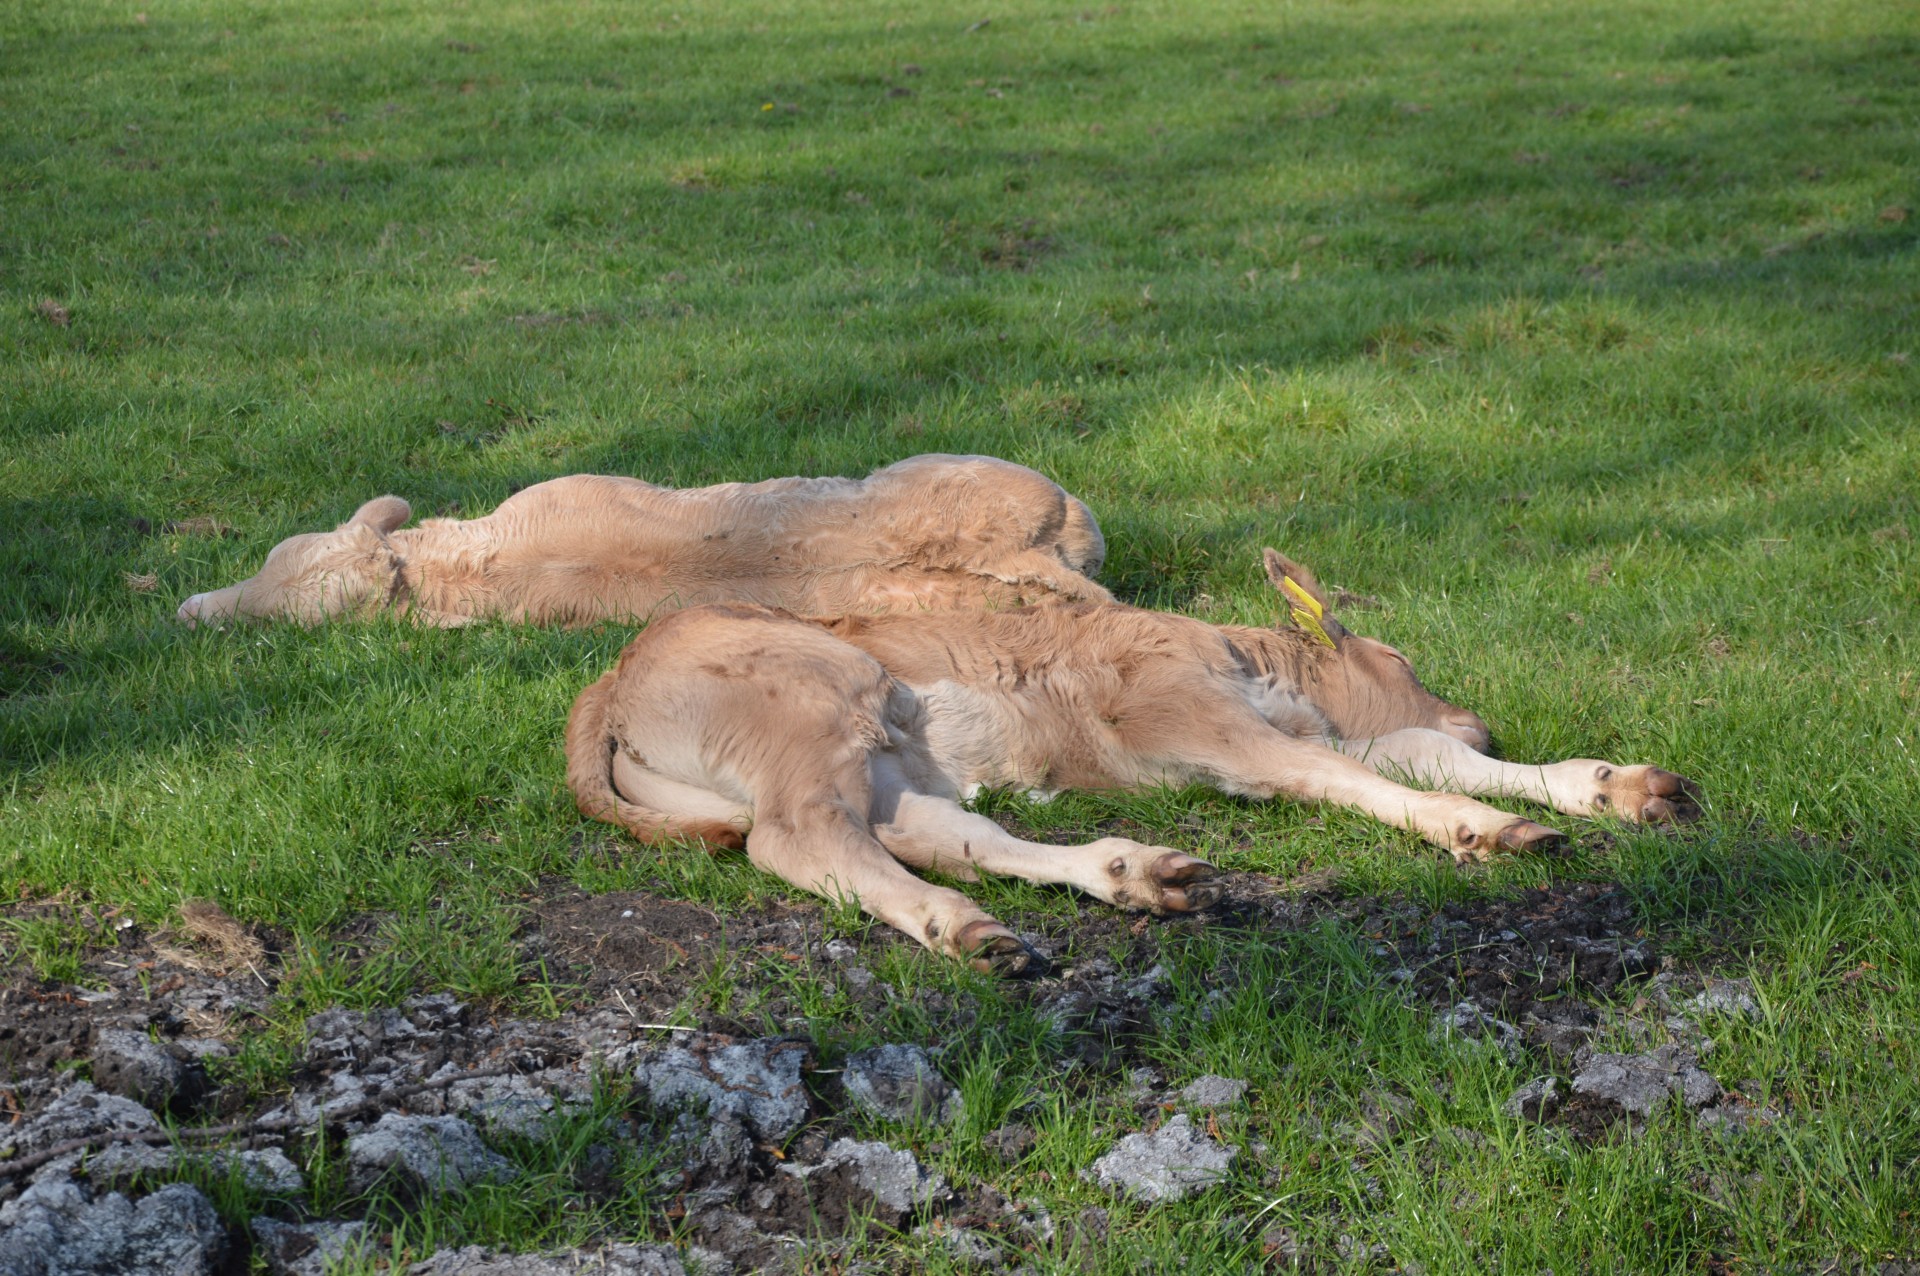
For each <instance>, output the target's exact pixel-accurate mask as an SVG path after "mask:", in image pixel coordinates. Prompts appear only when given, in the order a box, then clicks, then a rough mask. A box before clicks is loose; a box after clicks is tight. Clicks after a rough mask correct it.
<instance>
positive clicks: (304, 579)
mask: <svg viewBox="0 0 1920 1276" xmlns="http://www.w3.org/2000/svg"><path fill="white" fill-rule="evenodd" d="M412 515H413V511H412V510H411V509H410V508H408V506H407V503H406V502H405V501H403V500H401V499H400V498H399V497H397V496H376V497H375V498H374V499H372V500H370V501H368V502H367V503H366V504H365V505H362V506H361V507H360V508H359V509H358V510H356V511H354V515H353V517H352V518H350V519H348V520H347V521H346V522H344V523H342V524H340V526H339V527H336V528H335V529H334V530H333V531H331V532H308V533H305V534H303V535H300V536H290V537H288V538H287V539H286V540H283V541H281V542H280V543H279V544H278V545H275V546H274V547H273V549H272V551H271V552H270V553H268V555H267V561H266V562H265V563H263V564H262V565H261V567H260V570H259V571H258V572H257V573H255V574H254V575H252V576H250V577H248V578H247V579H246V580H243V581H241V582H240V583H239V584H237V585H229V586H227V587H226V588H225V589H215V590H211V591H209V592H207V593H204V594H195V595H194V596H193V597H191V598H189V599H187V601H185V602H184V603H181V604H180V610H179V612H178V613H176V614H177V615H178V616H179V618H180V619H181V620H183V621H185V622H186V623H187V624H189V625H209V624H218V623H220V622H221V621H224V620H232V619H265V618H268V617H285V618H287V619H290V620H298V621H300V622H302V623H304V624H314V623H317V622H319V621H322V620H325V619H326V618H327V617H329V616H339V615H344V614H346V613H348V612H357V611H365V610H369V609H371V608H374V607H379V606H383V605H385V604H386V603H387V602H389V601H391V600H392V598H393V597H394V595H395V594H396V593H397V592H398V591H399V589H400V587H401V581H400V568H401V560H400V556H399V555H398V554H397V553H395V552H394V549H393V546H392V545H390V544H389V543H388V541H387V533H389V532H391V531H393V530H394V529H395V528H397V527H399V526H400V525H401V524H402V523H404V522H406V521H407V519H409V518H410V517H412Z"/></svg>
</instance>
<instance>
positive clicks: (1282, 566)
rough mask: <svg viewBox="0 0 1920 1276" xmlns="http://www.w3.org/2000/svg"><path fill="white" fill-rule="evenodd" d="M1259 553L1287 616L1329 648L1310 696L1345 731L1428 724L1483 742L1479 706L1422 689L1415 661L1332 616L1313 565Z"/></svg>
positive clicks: (1354, 733) (1380, 731)
mask: <svg viewBox="0 0 1920 1276" xmlns="http://www.w3.org/2000/svg"><path fill="white" fill-rule="evenodd" d="M1265 558H1266V566H1267V579H1268V580H1269V581H1271V582H1272V584H1273V587H1274V588H1275V589H1277V590H1279V591H1280V594H1281V596H1282V597H1283V598H1285V599H1286V601H1287V604H1288V607H1289V610H1290V612H1291V616H1292V622H1293V624H1294V625H1295V626H1297V627H1298V628H1299V629H1300V630H1301V631H1302V632H1303V633H1305V634H1306V635H1307V636H1308V637H1310V638H1311V639H1313V641H1315V642H1316V643H1319V644H1321V645H1323V646H1326V647H1328V648H1330V649H1331V650H1332V653H1333V656H1332V658H1331V659H1330V660H1329V661H1328V662H1327V663H1326V664H1325V665H1323V666H1322V677H1321V680H1320V683H1319V685H1317V686H1316V687H1315V688H1314V690H1313V702H1314V704H1315V706H1316V707H1318V708H1319V710H1320V711H1321V712H1322V713H1324V714H1326V715H1327V717H1328V718H1329V719H1331V720H1332V722H1333V725H1334V729H1335V730H1337V731H1338V732H1339V733H1340V735H1341V736H1342V737H1343V738H1345V739H1349V740H1364V739H1369V738H1371V737H1373V736H1380V735H1386V734H1387V733H1388V732H1390V731H1400V730H1403V729H1405V728H1407V727H1426V728H1428V729H1429V730H1433V731H1441V732H1445V733H1446V734H1447V735H1450V736H1452V737H1453V738H1454V739H1456V740H1460V741H1463V742H1464V743H1466V744H1467V745H1469V746H1471V747H1472V748H1475V749H1479V750H1483V751H1484V750H1485V749H1486V747H1487V745H1488V743H1489V742H1490V739H1491V737H1490V735H1489V733H1488V731H1487V724H1486V723H1485V722H1483V721H1481V719H1480V715H1479V714H1477V713H1474V712H1473V711H1472V710H1470V709H1462V708H1461V707H1460V706H1458V705H1454V704H1448V703H1447V702H1446V701H1445V700H1442V699H1441V698H1440V697H1439V696H1436V695H1434V694H1433V693H1432V692H1431V691H1428V690H1427V689H1426V687H1424V686H1422V685H1421V682H1420V679H1419V677H1418V676H1416V675H1415V674H1414V672H1413V662H1412V661H1410V660H1408V659H1407V658H1406V656H1404V655H1402V654H1401V653H1400V652H1399V651H1396V650H1395V649H1394V648H1392V647H1389V646H1387V644H1386V643H1384V642H1379V641H1376V640H1375V639H1372V638H1362V637H1361V636H1360V635H1358V634H1356V633H1353V632H1352V631H1350V630H1349V629H1348V628H1347V627H1346V626H1345V625H1342V624H1341V623H1340V622H1339V621H1337V620H1335V619H1334V618H1333V603H1332V600H1331V599H1329V598H1328V597H1327V593H1326V591H1325V590H1324V589H1322V588H1321V587H1320V582H1319V581H1317V580H1315V579H1314V576H1313V573H1312V572H1310V571H1308V570H1307V569H1306V568H1305V567H1302V566H1301V565H1300V564H1298V563H1296V562H1294V561H1293V560H1292V559H1290V558H1287V557H1286V556H1285V555H1283V554H1280V553H1278V552H1276V551H1274V550H1271V549H1269V550H1267V551H1265Z"/></svg>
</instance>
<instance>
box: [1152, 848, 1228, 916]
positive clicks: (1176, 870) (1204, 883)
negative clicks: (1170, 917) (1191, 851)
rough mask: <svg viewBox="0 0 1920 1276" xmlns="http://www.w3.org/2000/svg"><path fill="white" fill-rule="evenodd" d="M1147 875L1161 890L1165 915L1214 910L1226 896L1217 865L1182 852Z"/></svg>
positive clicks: (1162, 859) (1158, 863)
mask: <svg viewBox="0 0 1920 1276" xmlns="http://www.w3.org/2000/svg"><path fill="white" fill-rule="evenodd" d="M1147 876H1148V878H1149V879H1150V880H1152V882H1153V883H1154V885H1156V886H1158V887H1159V888H1160V909H1161V911H1163V912H1168V913H1192V912H1198V911H1199V910H1200V909H1203V908H1212V907H1213V906H1214V905H1215V904H1217V903H1219V902H1220V897H1221V896H1222V895H1223V894H1225V893H1226V891H1225V887H1224V886H1223V885H1222V884H1221V882H1220V879H1219V878H1218V877H1217V876H1215V870H1214V867H1213V865H1211V864H1209V863H1207V862H1206V861H1205V860H1200V859H1195V858H1194V857H1193V856H1191V855H1183V854H1181V853H1180V852H1178V851H1173V852H1170V853H1169V854H1166V855H1162V856H1161V857H1160V858H1159V859H1157V860H1155V861H1154V862H1153V864H1152V865H1151V866H1150V867H1149V868H1148V869H1147Z"/></svg>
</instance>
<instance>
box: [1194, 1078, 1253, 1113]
mask: <svg viewBox="0 0 1920 1276" xmlns="http://www.w3.org/2000/svg"><path fill="white" fill-rule="evenodd" d="M1246 1093H1247V1083H1246V1082H1244V1081H1241V1080H1238V1079H1236V1078H1233V1077H1216V1076H1214V1075H1213V1074H1212V1073H1208V1074H1207V1075H1206V1076H1204V1077H1199V1078H1197V1079H1195V1080H1193V1081H1190V1082H1188V1083H1187V1086H1186V1088H1185V1089H1183V1090H1181V1091H1180V1101H1181V1102H1182V1103H1185V1104H1188V1105H1189V1106H1191V1107H1196V1108H1230V1107H1232V1106H1233V1105H1234V1104H1236V1103H1238V1102H1240V1100H1241V1099H1242V1098H1243V1097H1245V1095H1246Z"/></svg>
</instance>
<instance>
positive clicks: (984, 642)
mask: <svg viewBox="0 0 1920 1276" xmlns="http://www.w3.org/2000/svg"><path fill="white" fill-rule="evenodd" d="M1269 572H1270V574H1274V575H1275V576H1276V583H1279V582H1280V581H1284V580H1285V579H1288V578H1292V579H1293V580H1295V581H1296V582H1297V583H1299V584H1300V585H1301V587H1302V588H1303V589H1307V590H1309V591H1310V592H1312V593H1313V594H1314V595H1315V596H1316V597H1320V598H1324V594H1322V593H1321V591H1320V590H1319V587H1318V585H1317V584H1315V583H1313V582H1312V581H1311V577H1310V576H1307V575H1306V574H1305V573H1304V572H1303V571H1302V570H1301V569H1299V568H1298V567H1297V565H1295V564H1292V563H1290V562H1287V560H1284V559H1280V558H1279V557H1278V556H1277V555H1274V556H1273V557H1272V558H1270V559H1269ZM1296 573H1298V574H1296ZM1324 628H1325V632H1327V633H1328V634H1330V635H1337V636H1336V637H1335V639H1334V641H1335V644H1336V645H1335V646H1333V647H1328V646H1326V645H1323V643H1322V642H1321V641H1320V640H1319V638H1318V637H1317V636H1311V635H1309V634H1308V633H1305V632H1302V631H1301V630H1299V629H1295V628H1291V627H1289V628H1283V629H1256V628H1250V627H1244V626H1231V625H1210V624H1206V623H1204V622H1201V621H1198V620H1193V619H1190V618H1188V617H1185V616H1177V615H1169V614H1165V613H1159V612H1150V611H1142V610H1139V609H1135V608H1130V607H1124V606H1120V605H1117V604H1070V605H1063V606H1055V607H1044V608H1030V609H1022V610H1017V611H1008V612H997V613H995V612H986V613H968V612H949V613H942V614H927V615H918V616H908V615H893V616H887V615H862V616H841V617H834V618H825V619H822V618H814V619H808V618H802V617H797V616H794V615H791V614H788V613H785V612H781V611H776V610H772V609H768V608H761V607H750V606H738V605H736V606H723V607H702V608H697V609H693V610H689V611H684V612H681V613H679V614H677V615H674V616H671V617H668V618H666V619H664V620H662V621H660V622H658V623H656V624H654V625H653V626H651V627H650V628H649V629H648V630H647V631H646V632H644V633H642V634H641V635H640V636H639V637H638V638H636V639H634V641H633V642H632V643H631V644H629V645H628V647H627V649H626V650H625V651H624V652H623V653H622V654H621V657H620V661H619V664H618V665H617V667H616V668H615V669H614V670H613V672H611V673H610V674H608V675H607V676H606V677H604V678H602V679H601V680H600V681H598V682H596V683H595V684H594V685H593V686H592V687H590V688H588V689H587V691H585V692H584V693H582V695H581V697H580V700H579V702H578V703H577V704H576V705H575V707H574V712H573V718H572V720H571V721H570V723H569V725H568V731H567V764H568V780H569V783H570V784H571V785H572V786H573V789H574V792H575V794H576V796H577V798H578V800H579V803H580V809H581V810H582V811H583V812H585V813H586V814H588V815H592V816H597V817H599V818H602V819H610V820H612V821H614V822H615V823H619V824H622V825H623V826H625V827H626V828H628V829H629V830H630V831H632V832H633V833H634V834H635V835H637V836H639V837H641V838H643V839H648V840H661V839H665V838H669V837H672V836H675V835H693V836H702V837H706V836H709V835H708V834H706V833H703V832H700V831H699V830H700V827H701V826H706V827H708V828H711V829H714V830H716V831H717V832H718V837H717V838H710V840H719V841H722V842H724V843H726V844H735V843H736V842H737V839H738V837H739V835H740V833H741V831H742V830H750V831H748V832H747V834H746V848H747V853H748V855H749V857H750V858H751V859H752V860H753V862H754V863H755V864H758V865H760V866H761V867H762V868H765V869H767V870H769V871H771V872H774V873H777V874H779V875H780V876H782V877H784V878H786V879H787V880H788V881H791V882H793V883H795V884H796V885H799V886H802V887H805V888H807V889H809V890H814V891H818V892H820V893H822V894H826V895H830V896H846V897H850V898H852V899H855V900H857V901H858V902H859V903H860V905H861V906H862V907H863V908H865V909H866V910H867V911H868V912H870V913H872V914H874V915H875V916H877V917H879V918H881V919H882V920H883V921H886V922H888V923H889V924H891V925H893V926H895V927H898V928H899V929H901V930H903V931H905V932H907V933H908V934H910V935H912V936H913V937H914V938H916V939H918V940H920V941H921V942H922V943H924V944H926V945H927V946H928V947H930V948H933V949H934V950H936V951H939V952H945V953H948V954H951V955H954V956H958V957H965V958H969V959H972V960H975V961H976V962H977V963H980V964H984V965H986V966H990V967H993V968H997V969H1002V970H1012V969H1017V968H1019V967H1021V966H1023V965H1024V964H1025V963H1026V961H1027V960H1028V957H1029V954H1027V952H1026V950H1025V948H1024V946H1023V945H1022V944H1020V942H1019V941H1018V940H1017V939H1016V938H1014V937H1013V935H1012V932H1010V931H1008V930H1007V928H1006V927H1004V926H1002V925H1000V923H998V922H997V921H995V920H994V919H993V918H991V917H989V916H988V915H987V914H986V913H984V912H982V911H981V910H980V909H979V908H978V907H977V906H976V905H974V904H973V903H972V902H971V901H970V900H968V899H967V897H966V896H965V895H962V894H961V893H959V892H958V891H954V890H951V889H948V888H945V887H936V886H932V885H930V884H928V883H926V882H924V881H922V880H920V879H919V878H916V877H914V876H913V875H912V874H911V873H909V872H908V871H907V867H909V866H910V867H913V868H921V869H926V868H937V869H939V870H941V871H943V872H945V873H947V874H949V875H952V876H955V877H959V878H961V879H963V880H964V879H971V878H972V877H974V876H976V875H977V874H979V873H983V872H984V873H1009V874H1014V875H1017V876H1021V877H1026V878H1030V879H1033V880H1037V881H1052V882H1064V883H1069V884H1072V885H1075V886H1078V887H1080V888H1081V889H1084V890H1086V891H1088V892H1090V893H1092V894H1094V895H1095V896H1097V897H1098V898H1100V899H1103V900H1106V901H1108V902H1110V903H1114V904H1119V905H1123V906H1129V907H1140V908H1147V909H1150V910H1153V911H1156V912H1161V911H1180V910H1184V909H1188V908H1193V907H1199V906H1202V905H1204V904H1205V903H1207V902H1209V901H1210V900H1211V899H1213V898H1215V897H1216V896H1217V893H1218V887H1217V885H1216V884H1215V883H1214V882H1213V881H1212V880H1211V876H1212V870H1211V868H1210V867H1209V866H1208V865H1206V864H1205V863H1204V862H1202V861H1200V860H1198V859H1195V858H1194V857H1192V856H1189V855H1185V854H1182V853H1181V852H1179V851H1174V850H1170V849H1168V848H1166V847H1155V846H1144V845H1141V844H1139V843H1136V842H1131V841H1128V840H1126V839H1122V838H1106V839H1102V840H1101V841H1099V842H1095V843H1092V844H1090V845H1088V846H1084V847H1057V846H1040V845H1037V844H1034V843H1030V842H1024V841H1021V840H1019V839H1016V838H1014V837H1012V836H1010V835H1009V834H1007V833H1006V832H1005V831H1004V830H1002V829H1000V828H999V827H998V826H997V825H995V824H994V823H992V822H991V821H989V820H986V819H983V818H982V817H980V816H977V815H974V814H972V813H970V812H968V811H966V810H965V809H964V808H963V807H961V806H960V805H958V802H959V800H960V799H963V798H964V797H965V796H967V795H969V794H971V793H972V792H973V791H975V790H976V789H978V788H980V787H982V786H1012V787H1017V788H1032V789H1043V790H1046V789H1061V788H1070V787H1071V788H1133V787H1138V786H1143V785H1152V784H1175V785H1178V784H1188V783H1205V784H1211V785H1213V786H1215V787H1217V788H1220V789H1222V790H1225V791H1226V792H1229V793H1236V794H1241V795H1243V796H1247V797H1254V798H1270V797H1275V796H1280V795H1285V796H1288V797H1292V798H1296V799H1299V800H1304V801H1330V802H1337V803H1340V804H1342V805H1345V806H1352V807H1355V808H1358V809H1360V810H1364V811H1367V812H1370V813H1371V814H1373V815H1374V816H1376V817H1377V818H1379V819H1381V820H1384V821H1386V822H1388V823H1390V824H1394V825H1397V826H1400V827H1404V828H1410V829H1414V830H1416V831H1418V832H1419V833H1421V834H1422V835H1423V836H1425V837H1427V838H1428V839H1429V840H1431V841H1433V842H1435V843H1437V844H1439V845H1441V846H1444V847H1446V848H1447V849H1448V850H1449V851H1451V852H1452V853H1453V854H1454V855H1455V856H1456V857H1458V858H1461V859H1469V858H1484V857H1486V856H1488V855H1489V854H1491V853H1493V852H1494V851H1496V850H1499V849H1501V848H1513V847H1528V846H1539V845H1543V844H1546V843H1549V842H1552V841H1556V840H1558V839H1559V834H1557V833H1555V832H1554V831H1553V830H1551V829H1548V828H1545V827H1543V826H1541V825H1539V824H1535V823H1533V822H1532V821H1530V820H1526V819H1522V818H1518V817H1516V816H1513V815H1510V814H1507V813H1505V812H1502V811H1499V810H1497V809H1495V808H1493V807H1490V806H1486V805H1483V804H1482V803H1480V802H1478V801H1475V800H1474V799H1473V798H1471V797H1468V796H1466V794H1468V793H1486V794H1503V793H1504V794H1509V795H1514V796H1522V797H1527V798H1531V799H1533V800H1536V801H1541V802H1544V803H1547V804H1550V805H1553V806H1555V807H1557V808H1559V809H1560V810H1563V811H1570V812H1578V813H1583V814H1584V813H1588V812H1591V811H1594V810H1599V809H1603V808H1607V807H1611V808H1612V809H1615V810H1617V811H1619V813H1620V814H1622V815H1624V816H1626V817H1627V818H1629V819H1647V820H1658V819H1671V818H1677V817H1679V816H1681V815H1683V814H1685V813H1686V811H1687V810H1688V808H1689V801H1688V799H1689V794H1690V786H1689V785H1688V784H1687V782H1686V781H1684V780H1682V779H1680V777H1678V776H1675V775H1673V774H1672V773H1670V772H1665V771H1660V770H1658V769H1657V768H1653V767H1619V768H1616V767H1613V766H1611V765H1610V764H1607V763H1603V762H1596V761H1592V760H1576V761H1572V762H1563V763H1555V764H1553V765H1550V766H1545V767H1523V766H1516V765H1513V764H1510V763H1504V762H1499V761H1497V760H1495V759H1493V758H1489V757H1487V756H1486V755H1485V754H1484V753H1482V752H1480V750H1481V749H1483V748H1484V747H1485V746H1486V743H1487V739H1488V736H1487V729H1486V725H1485V723H1483V722H1481V720H1480V719H1479V718H1478V717H1477V716H1476V715H1474V714H1473V713H1471V712H1469V711H1467V710H1465V709H1461V708H1458V707H1457V706H1454V705H1450V704H1448V703H1447V702H1446V701H1444V700H1442V699H1440V698H1439V697H1437V696H1435V695H1433V694H1432V693H1430V692H1428V691H1427V690H1426V689H1425V688H1424V687H1423V686H1421V684H1420V681H1419V679H1418V678H1417V677H1415V675H1414V672H1413V669H1412V666H1411V665H1410V664H1409V663H1408V662H1407V660H1406V658H1405V657H1404V656H1403V655H1401V654H1400V653H1399V652H1397V651H1395V650H1393V649H1392V648H1391V647H1388V646H1386V645H1385V644H1384V643H1379V642H1375V641H1373V640H1372V639H1368V638H1361V637H1358V636H1356V635H1353V634H1351V633H1350V632H1348V631H1347V630H1346V629H1345V628H1344V627H1341V626H1339V625H1337V624H1326V625H1325V626H1324ZM1382 771H1391V772H1392V773H1393V774H1395V775H1399V776H1402V777H1404V778H1407V779H1409V780H1414V781H1417V782H1423V783H1428V784H1431V785H1433V786H1434V787H1435V788H1437V789H1440V790H1443V791H1424V790H1421V789H1416V788H1412V787H1408V786H1407V785H1405V784H1402V783H1398V782H1396V781H1395V780H1393V779H1390V778H1388V777H1387V776H1386V775H1383V774H1382V773H1381V772H1382Z"/></svg>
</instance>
